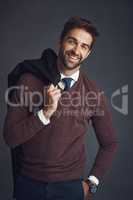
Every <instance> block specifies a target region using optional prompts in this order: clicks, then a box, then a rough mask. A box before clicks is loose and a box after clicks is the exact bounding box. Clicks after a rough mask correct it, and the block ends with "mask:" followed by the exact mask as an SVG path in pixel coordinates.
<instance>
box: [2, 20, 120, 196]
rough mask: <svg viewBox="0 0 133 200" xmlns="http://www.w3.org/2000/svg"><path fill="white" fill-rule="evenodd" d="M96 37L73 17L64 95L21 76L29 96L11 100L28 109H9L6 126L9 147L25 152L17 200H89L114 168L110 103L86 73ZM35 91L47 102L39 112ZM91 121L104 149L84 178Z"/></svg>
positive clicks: (63, 44)
mask: <svg viewBox="0 0 133 200" xmlns="http://www.w3.org/2000/svg"><path fill="white" fill-rule="evenodd" d="M97 35H98V32H97V30H96V28H95V27H94V26H93V25H92V23H91V22H90V21H88V20H86V19H83V18H80V17H72V18H70V19H69V20H68V21H67V22H66V24H65V25H64V29H63V31H62V33H61V37H60V41H59V53H58V57H57V67H58V70H59V72H60V76H61V80H62V83H64V84H65V89H64V91H62V90H61V89H60V87H58V86H55V85H54V84H51V85H50V86H49V87H47V88H46V87H44V86H46V85H45V84H44V83H43V82H42V80H40V79H38V78H37V77H35V76H34V75H33V74H31V73H24V74H22V76H21V77H20V78H19V80H18V82H17V86H19V87H20V86H22V85H23V86H24V87H27V88H28V92H29V93H28V92H27V93H26V94H28V95H27V96H26V97H24V95H22V94H21V92H20V91H19V90H16V91H15V92H14V94H13V95H12V99H11V100H12V102H13V103H16V104H17V103H18V102H20V101H21V100H23V99H24V98H26V99H27V104H26V105H24V104H23V105H21V106H16V107H15V106H11V105H9V106H8V110H7V115H6V119H5V125H4V138H5V141H6V143H7V144H8V145H9V146H10V147H13V148H14V147H16V146H20V147H21V151H20V153H19V161H20V170H19V174H18V176H17V178H16V184H15V196H16V199H17V200H25V199H27V200H28V199H30V200H35V199H36V200H44V199H45V200H68V199H70V200H83V199H89V198H90V197H91V196H92V194H93V193H95V192H96V190H97V187H98V185H99V183H100V180H101V178H102V176H103V175H104V174H105V172H106V171H107V170H108V168H109V167H110V165H111V163H112V159H113V156H114V153H115V152H116V148H117V141H116V137H115V133H114V130H113V128H112V121H111V114H110V112H109V110H108V107H107V103H106V98H105V96H104V94H103V93H102V92H101V91H100V90H99V89H97V87H96V86H95V84H94V82H93V81H91V80H89V79H88V78H87V77H86V75H85V74H84V73H83V72H82V71H81V63H82V62H83V61H84V60H85V59H86V58H87V57H88V56H89V54H90V52H91V50H92V46H93V44H94V42H95V40H96V36H97ZM36 91H37V92H39V94H42V95H44V99H43V104H42V107H41V108H40V109H39V111H37V112H36V113H33V112H32V111H33V110H31V103H33V102H34V103H37V102H38V96H34V98H32V102H31V98H30V97H31V94H32V93H34V92H36ZM32 97H33V96H32ZM17 105H18V104H17ZM36 105H37V104H36ZM90 121H91V122H92V125H93V127H94V130H95V134H96V138H97V140H98V143H99V150H98V152H97V156H96V158H95V161H94V164H93V166H92V169H91V171H90V172H89V173H88V174H89V175H88V177H85V178H84V177H83V171H84V165H85V145H84V136H85V133H86V124H87V123H86V122H88V123H89V122H90Z"/></svg>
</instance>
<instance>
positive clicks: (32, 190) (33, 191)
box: [15, 176, 84, 200]
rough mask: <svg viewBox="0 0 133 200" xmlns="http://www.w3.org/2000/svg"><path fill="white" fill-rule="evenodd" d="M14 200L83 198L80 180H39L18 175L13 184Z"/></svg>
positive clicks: (80, 199) (78, 199)
mask: <svg viewBox="0 0 133 200" xmlns="http://www.w3.org/2000/svg"><path fill="white" fill-rule="evenodd" d="M15 197H16V200H84V192H83V188H82V180H81V179H77V180H71V181H59V182H48V183H47V182H40V181H36V180H33V179H31V178H29V177H27V176H18V177H17V179H16V184H15Z"/></svg>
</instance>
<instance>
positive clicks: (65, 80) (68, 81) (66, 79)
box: [62, 78, 73, 90]
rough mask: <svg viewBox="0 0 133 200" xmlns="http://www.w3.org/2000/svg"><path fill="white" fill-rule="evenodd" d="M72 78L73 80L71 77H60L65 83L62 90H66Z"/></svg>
mask: <svg viewBox="0 0 133 200" xmlns="http://www.w3.org/2000/svg"><path fill="white" fill-rule="evenodd" d="M72 80H73V79H72V78H63V79H62V81H63V83H64V84H65V88H64V90H68V89H69V88H70V86H71V81H72Z"/></svg>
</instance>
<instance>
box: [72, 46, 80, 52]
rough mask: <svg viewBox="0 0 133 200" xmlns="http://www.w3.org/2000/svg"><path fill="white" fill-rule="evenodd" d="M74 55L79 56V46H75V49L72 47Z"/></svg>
mask: <svg viewBox="0 0 133 200" xmlns="http://www.w3.org/2000/svg"><path fill="white" fill-rule="evenodd" d="M73 50H74V53H75V54H76V55H79V54H80V46H79V45H78V44H77V45H75V47H74V49H73Z"/></svg>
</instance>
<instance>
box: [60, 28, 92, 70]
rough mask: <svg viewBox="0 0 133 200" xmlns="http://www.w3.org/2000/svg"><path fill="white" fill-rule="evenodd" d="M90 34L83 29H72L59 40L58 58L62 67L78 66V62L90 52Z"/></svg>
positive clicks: (71, 67) (74, 67) (71, 68)
mask: <svg viewBox="0 0 133 200" xmlns="http://www.w3.org/2000/svg"><path fill="white" fill-rule="evenodd" d="M92 41H93V38H92V36H91V35H90V34H89V33H88V32H86V31H85V30H84V29H80V28H75V29H72V30H71V31H70V32H68V33H67V35H66V36H65V37H64V39H63V41H61V42H60V49H59V59H60V61H61V63H62V64H63V66H64V68H66V69H68V70H73V69H76V68H79V66H80V64H81V63H82V62H83V61H84V60H85V59H86V58H87V56H88V55H89V53H90V46H91V44H92Z"/></svg>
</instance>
